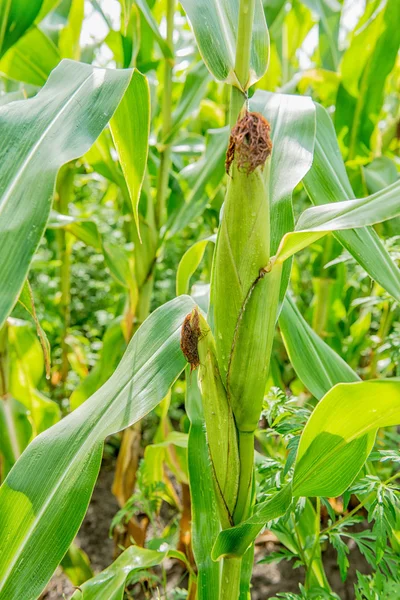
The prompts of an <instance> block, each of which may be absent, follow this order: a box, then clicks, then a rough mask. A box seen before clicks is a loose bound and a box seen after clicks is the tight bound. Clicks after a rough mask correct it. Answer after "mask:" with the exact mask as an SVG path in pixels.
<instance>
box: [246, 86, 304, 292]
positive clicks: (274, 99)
mask: <svg viewBox="0 0 400 600" xmlns="http://www.w3.org/2000/svg"><path fill="white" fill-rule="evenodd" d="M250 108H251V110H253V111H256V112H259V113H261V114H262V115H264V117H265V118H266V119H267V120H268V121H269V122H270V124H271V139H272V157H271V171H270V179H269V192H270V213H271V256H273V255H274V254H275V253H276V251H277V250H278V246H279V243H280V241H281V239H282V237H283V236H284V235H285V233H287V232H289V231H293V229H294V216H293V208H292V193H293V190H294V188H295V187H296V185H298V184H299V183H300V181H301V180H302V179H303V177H304V176H305V175H306V173H307V172H308V170H309V169H310V168H311V165H312V161H313V151H314V138H315V108H314V104H313V102H312V100H311V99H310V98H306V97H301V96H289V95H286V94H272V93H269V92H261V91H257V92H256V93H255V94H254V96H253V98H252V99H251V102H250ZM282 157H284V159H283V158H282ZM289 275H290V264H289V263H288V264H287V265H285V266H284V269H283V274H282V284H281V298H283V297H284V295H285V292H286V289H287V285H288V282H289Z"/></svg>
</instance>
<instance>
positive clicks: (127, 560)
mask: <svg viewBox="0 0 400 600" xmlns="http://www.w3.org/2000/svg"><path fill="white" fill-rule="evenodd" d="M176 554H178V553H176ZM167 556H168V551H165V552H158V551H156V550H146V548H140V547H138V546H131V547H130V548H128V549H127V550H125V551H124V552H123V553H122V554H121V555H120V556H118V558H117V559H116V560H115V561H114V562H113V563H112V564H111V565H110V566H109V567H107V569H104V571H102V572H101V573H99V574H98V575H96V576H95V577H93V578H92V579H89V581H86V582H85V583H84V584H82V585H80V586H79V589H78V590H76V592H75V594H74V595H73V596H72V598H71V600H122V599H123V597H124V590H125V585H126V582H127V579H128V577H129V576H130V574H131V573H133V572H134V571H137V570H139V569H148V568H150V567H155V566H156V565H159V564H160V563H161V562H162V561H163V560H164V559H165V558H166V557H167Z"/></svg>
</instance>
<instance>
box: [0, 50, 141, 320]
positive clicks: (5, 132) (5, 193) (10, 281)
mask: <svg viewBox="0 0 400 600" xmlns="http://www.w3.org/2000/svg"><path fill="white" fill-rule="evenodd" d="M132 74H133V72H132V71H130V70H126V71H112V70H106V69H97V68H93V67H90V66H88V65H84V64H81V63H75V62H73V61H70V60H65V61H62V62H61V63H60V65H59V66H58V67H57V68H56V69H55V70H54V71H53V72H52V74H51V76H50V78H49V80H48V82H47V84H46V85H45V86H44V88H43V89H42V90H41V91H40V92H39V93H38V94H37V96H35V97H34V98H32V99H29V100H23V101H18V102H12V103H10V104H6V105H5V106H2V107H0V126H1V131H2V140H3V144H2V150H1V152H0V157H1V164H2V169H1V176H0V212H1V219H0V279H1V280H2V281H7V286H2V288H1V292H0V324H1V323H3V322H4V319H5V318H6V317H7V315H8V313H9V312H10V311H11V309H12V307H13V305H14V303H15V302H16V300H17V297H18V294H19V292H20V290H21V288H22V285H23V283H24V280H25V278H26V275H27V272H28V269H29V265H30V262H31V260H32V256H33V254H34V252H35V250H36V248H37V246H38V244H39V241H40V238H41V236H42V234H43V231H44V228H45V226H46V222H47V219H48V216H49V212H50V207H51V199H52V195H53V189H54V182H55V178H56V174H57V171H58V169H59V168H60V167H61V165H62V164H64V163H66V162H68V161H70V160H72V159H73V158H77V157H79V156H81V155H82V154H83V153H84V152H86V151H87V150H88V149H89V147H90V146H91V144H92V143H93V142H94V140H95V139H96V137H97V136H98V135H99V134H100V133H101V131H102V130H103V128H104V127H105V125H106V124H107V122H108V120H109V118H110V117H111V116H112V114H113V112H114V111H115V109H116V108H117V106H118V103H119V101H120V100H121V98H122V96H123V94H124V92H125V89H126V88H127V86H128V85H129V82H130V80H131V77H132ZM21 136H23V139H24V143H23V144H21V143H20V140H21Z"/></svg>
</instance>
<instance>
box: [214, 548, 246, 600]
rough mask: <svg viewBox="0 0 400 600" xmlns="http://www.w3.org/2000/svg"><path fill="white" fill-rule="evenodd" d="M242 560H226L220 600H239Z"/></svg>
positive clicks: (223, 568)
mask: <svg viewBox="0 0 400 600" xmlns="http://www.w3.org/2000/svg"><path fill="white" fill-rule="evenodd" d="M241 566H242V559H241V558H225V559H224V564H223V567H222V577H221V590H220V595H219V600H237V598H239V593H240V571H241Z"/></svg>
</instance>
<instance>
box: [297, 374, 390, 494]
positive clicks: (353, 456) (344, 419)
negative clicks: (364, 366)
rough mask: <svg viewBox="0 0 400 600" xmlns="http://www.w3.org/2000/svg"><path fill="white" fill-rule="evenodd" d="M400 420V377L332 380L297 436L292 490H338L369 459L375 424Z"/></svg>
mask: <svg viewBox="0 0 400 600" xmlns="http://www.w3.org/2000/svg"><path fill="white" fill-rule="evenodd" d="M399 423H400V380H396V379H392V380H389V379H388V380H376V381H359V382H356V383H340V384H338V385H336V386H335V387H334V388H332V389H331V390H330V391H329V392H328V393H327V394H326V396H324V398H323V399H322V400H320V402H319V403H318V404H317V406H316V408H315V409H314V412H313V413H312V415H311V417H310V419H309V420H308V422H307V425H306V427H305V429H304V431H303V434H302V436H301V438H300V444H299V449H298V453H297V458H296V464H295V471H294V476H293V494H295V495H296V496H327V497H336V496H339V495H340V494H342V493H343V492H344V491H345V490H346V489H347V488H348V486H349V485H350V484H351V483H352V481H353V480H354V478H355V477H356V475H357V474H358V472H359V471H360V469H361V467H362V466H363V464H364V462H365V461H366V460H367V458H368V455H369V453H370V451H371V449H372V446H373V444H374V441H375V436H376V432H377V430H378V428H379V427H390V426H394V425H398V424H399Z"/></svg>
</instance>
